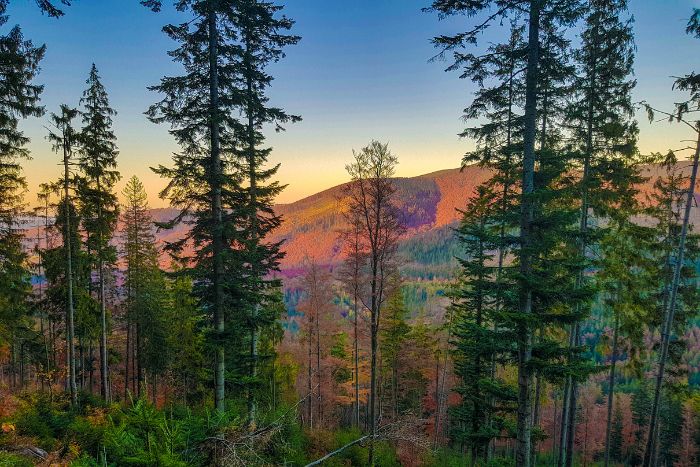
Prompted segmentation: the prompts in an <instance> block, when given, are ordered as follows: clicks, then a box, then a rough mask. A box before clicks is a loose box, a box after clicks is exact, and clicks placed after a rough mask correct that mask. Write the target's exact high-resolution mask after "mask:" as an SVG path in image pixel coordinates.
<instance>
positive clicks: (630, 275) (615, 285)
mask: <svg viewBox="0 0 700 467" xmlns="http://www.w3.org/2000/svg"><path fill="white" fill-rule="evenodd" d="M640 214H641V210H640V209H639V207H637V206H628V207H622V208H621V211H620V212H619V213H618V215H617V216H616V218H615V219H613V220H612V222H611V224H610V225H609V226H608V227H607V228H606V232H605V234H604V235H603V236H602V237H601V238H600V240H599V242H598V245H599V252H600V260H599V261H597V262H596V263H597V264H596V266H597V267H598V272H597V274H596V282H597V283H598V286H597V288H598V290H600V293H601V294H602V296H603V297H604V298H603V300H604V303H605V306H606V309H608V310H609V311H610V314H611V316H610V321H609V322H611V324H612V331H613V335H612V342H611V355H610V363H609V365H610V370H609V376H608V384H607V391H608V394H607V420H606V437H605V463H606V464H608V463H609V461H610V459H612V460H613V461H620V460H621V459H620V457H619V454H620V453H619V447H618V448H617V449H618V453H617V454H616V455H618V457H614V455H613V451H614V448H613V445H614V444H615V442H616V441H615V440H614V439H613V436H614V431H613V430H615V429H618V428H616V427H613V423H617V419H613V402H614V397H615V383H616V370H617V362H618V359H619V358H620V356H621V353H620V351H619V343H620V341H622V339H624V340H625V341H626V342H627V343H628V345H629V346H630V347H631V348H633V349H634V348H636V349H639V348H641V347H642V346H644V342H643V338H644V330H645V329H647V327H648V326H650V325H651V324H652V320H653V318H652V315H653V312H652V310H653V309H654V303H653V300H654V299H653V296H654V293H655V290H656V286H657V284H656V279H657V273H656V269H657V266H658V264H657V262H656V261H655V258H654V255H653V254H652V253H651V252H652V251H653V249H654V248H657V237H656V236H655V232H654V229H652V228H650V227H646V226H643V225H637V224H635V223H633V222H632V219H633V218H634V217H635V216H638V215H640ZM632 358H633V356H632V355H630V357H629V359H630V360H631V359H632ZM634 364H635V362H628V365H630V366H632V365H634ZM615 417H617V414H615ZM618 436H619V435H618Z"/></svg>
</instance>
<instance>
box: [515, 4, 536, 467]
mask: <svg viewBox="0 0 700 467" xmlns="http://www.w3.org/2000/svg"><path fill="white" fill-rule="evenodd" d="M540 3H541V2H540V0H531V1H530V15H529V17H530V19H529V31H528V57H527V71H526V76H525V118H524V125H525V131H524V151H523V172H522V206H521V219H520V243H521V245H520V248H521V254H520V273H521V275H522V277H523V278H529V277H530V275H531V258H530V256H531V252H530V248H531V241H532V239H531V230H532V223H533V218H534V200H533V199H532V193H533V192H534V174H535V137H536V134H535V126H536V123H537V80H538V75H539V70H538V68H539V28H540V24H539V23H540ZM526 280H527V279H526ZM520 313H521V314H522V315H523V318H522V319H521V321H520V323H519V324H518V329H517V338H518V413H517V440H518V446H517V451H516V456H515V461H516V465H517V466H518V467H529V466H530V442H531V439H530V438H531V430H532V426H531V423H532V420H531V418H530V417H531V409H530V406H531V404H530V402H531V401H530V398H531V394H530V385H531V380H532V375H531V368H530V359H531V356H532V331H531V329H530V325H529V323H527V322H526V317H527V316H529V315H530V314H531V313H532V291H531V290H530V286H529V285H528V284H527V283H526V282H525V281H521V290H520Z"/></svg>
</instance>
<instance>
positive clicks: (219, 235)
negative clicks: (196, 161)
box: [207, 0, 226, 412]
mask: <svg viewBox="0 0 700 467" xmlns="http://www.w3.org/2000/svg"><path fill="white" fill-rule="evenodd" d="M215 5H216V2H215V1H214V0H210V1H209V11H208V12H207V20H208V26H209V50H208V53H209V132H210V145H211V148H210V149H211V160H210V167H209V172H210V173H209V177H210V180H209V184H210V188H211V190H212V216H213V218H214V231H213V232H212V250H213V251H212V256H213V262H214V278H213V288H214V303H213V314H214V327H215V330H216V344H215V354H216V365H215V369H214V387H215V390H214V406H215V408H216V410H217V411H219V412H223V411H224V410H225V408H226V407H225V373H226V363H225V347H224V343H223V338H224V332H225V317H224V310H223V287H222V286H223V284H222V280H223V258H222V253H223V212H222V204H221V149H220V143H219V120H220V117H219V70H218V64H217V62H218V55H219V53H218V31H217V24H216V21H217V18H216V10H215Z"/></svg>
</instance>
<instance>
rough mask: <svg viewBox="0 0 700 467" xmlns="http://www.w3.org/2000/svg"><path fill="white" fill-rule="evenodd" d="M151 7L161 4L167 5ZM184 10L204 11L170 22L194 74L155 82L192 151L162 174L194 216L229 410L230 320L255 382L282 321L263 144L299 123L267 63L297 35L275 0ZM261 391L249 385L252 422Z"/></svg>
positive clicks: (201, 284)
mask: <svg viewBox="0 0 700 467" xmlns="http://www.w3.org/2000/svg"><path fill="white" fill-rule="evenodd" d="M142 3H143V4H144V5H146V6H148V7H150V8H152V9H154V10H158V9H159V8H160V4H161V2H158V1H145V2H142ZM176 7H177V8H178V10H180V11H183V12H191V13H192V14H193V15H194V16H195V19H194V20H193V21H191V22H188V23H183V24H181V25H169V26H166V27H165V28H164V30H165V32H166V34H168V35H169V36H170V37H171V38H172V39H173V40H175V41H177V42H179V43H180V47H179V48H178V49H176V50H174V51H173V52H171V56H172V57H173V58H174V60H176V61H178V62H181V63H182V64H183V65H184V66H185V75H183V76H180V77H168V78H164V79H163V80H162V81H161V84H160V85H158V86H154V87H153V88H152V89H153V90H156V91H158V92H160V93H162V94H164V95H165V97H164V99H163V100H162V101H161V102H159V103H158V104H155V105H154V106H152V107H151V108H150V109H149V111H148V115H149V117H150V118H151V120H152V121H154V122H157V123H162V122H168V123H170V124H171V134H173V136H174V137H175V139H176V140H177V142H178V143H179V144H180V146H181V147H182V150H183V152H182V154H178V155H176V156H175V167H174V168H172V169H169V168H165V167H159V168H158V169H157V172H158V173H159V174H161V175H162V176H164V177H167V178H170V179H171V182H170V184H169V185H168V187H167V188H166V190H164V192H163V193H162V195H163V196H164V197H168V198H169V199H170V201H171V204H173V205H174V206H176V207H179V208H182V209H183V213H185V212H186V211H187V212H192V214H194V216H195V220H194V221H193V222H194V227H193V229H192V230H191V233H190V235H189V237H188V240H191V241H192V242H193V243H194V244H195V247H196V249H197V261H196V263H197V264H196V268H195V269H196V271H194V272H195V275H196V277H197V279H198V280H197V284H198V289H199V290H198V293H199V296H200V299H201V300H202V305H203V308H204V309H206V310H209V311H210V312H211V316H212V323H213V328H214V332H213V334H212V338H211V342H212V344H213V347H214V349H215V355H216V364H215V371H214V381H215V384H214V386H215V405H216V408H217V410H223V409H224V394H225V391H224V387H225V374H226V369H225V368H226V367H225V358H226V356H225V348H226V346H225V345H224V343H225V342H226V340H227V334H226V332H225V328H226V322H227V321H228V322H233V321H234V320H238V323H240V324H243V325H244V329H248V331H249V333H248V334H249V335H248V337H249V339H248V344H249V347H248V348H249V349H250V350H249V352H248V355H249V358H248V362H249V365H248V368H249V369H250V370H249V371H248V375H247V377H248V380H249V381H255V372H256V369H257V366H258V357H259V356H258V355H257V350H256V347H257V343H258V339H259V332H260V328H265V327H267V328H270V327H273V326H274V325H273V323H274V322H275V319H276V313H277V310H279V306H278V304H279V303H280V295H279V291H278V290H277V289H278V288H279V283H278V282H277V281H275V280H273V281H269V280H267V279H266V278H267V276H268V273H269V272H271V271H274V270H275V269H276V268H277V263H278V261H279V259H280V258H281V254H280V252H279V244H274V243H267V242H266V241H265V240H264V238H265V235H267V233H268V232H270V231H272V230H274V229H275V228H276V227H277V226H278V225H279V223H280V221H281V220H280V218H279V217H278V216H277V215H275V214H274V212H273V211H272V207H271V206H272V200H273V199H274V197H275V196H276V195H277V194H278V193H279V192H280V190H281V187H280V186H279V185H278V184H277V183H275V182H272V183H269V184H268V185H264V184H265V183H266V182H267V181H268V180H269V179H270V177H272V176H273V175H274V174H275V172H276V170H277V169H276V167H273V168H265V167H264V164H265V162H266V160H267V157H268V156H269V154H270V149H269V148H261V145H262V144H263V142H264V138H263V135H262V132H261V131H262V127H263V125H265V124H273V125H275V126H276V127H277V128H278V129H281V128H282V126H281V125H282V124H284V123H286V122H289V121H295V120H297V119H298V118H297V117H293V116H289V115H287V114H286V113H285V112H284V111H283V110H282V109H279V108H275V107H272V106H269V105H268V103H267V97H266V94H265V91H266V89H267V87H269V85H270V83H271V81H272V77H271V76H270V75H269V74H267V72H266V68H267V66H268V65H269V64H270V63H272V62H275V61H277V60H278V59H280V58H281V57H282V56H283V52H282V48H283V47H284V46H286V45H289V44H293V43H295V42H296V41H297V40H298V38H297V37H296V36H290V35H286V34H285V32H286V31H287V30H289V29H290V28H291V26H292V22H291V21H290V20H289V19H287V18H286V17H284V16H282V15H279V11H280V10H281V7H280V6H277V5H274V4H272V3H269V2H259V1H241V2H230V1H229V2H216V1H212V0H189V1H184V2H176ZM246 182H247V187H246ZM200 186H202V187H206V188H200ZM244 187H245V188H244ZM238 226H242V227H243V228H242V229H239V228H238ZM174 246H176V247H177V246H182V243H180V245H174ZM225 277H226V278H227V279H226V280H225V279H224V278H225ZM234 310H236V313H234ZM234 342H235V341H234ZM238 342H239V343H240V340H238ZM234 348H235V346H234ZM233 370H236V369H235V368H234V369H233ZM253 391H254V389H253V388H252V387H251V389H249V391H248V393H249V396H250V397H249V402H250V405H249V412H250V413H249V416H250V420H251V422H253V423H252V425H254V422H255V403H254V402H255V400H254V398H253V395H254V394H253Z"/></svg>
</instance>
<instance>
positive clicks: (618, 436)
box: [606, 403, 624, 463]
mask: <svg viewBox="0 0 700 467" xmlns="http://www.w3.org/2000/svg"><path fill="white" fill-rule="evenodd" d="M623 424H624V421H623V419H622V410H621V409H620V405H619V403H618V404H616V405H615V416H614V419H613V423H612V430H611V433H610V435H609V438H608V436H607V435H606V440H607V439H609V441H607V442H606V444H607V445H608V448H607V458H608V459H609V460H612V461H614V462H620V463H623V462H624V458H623V454H622V441H623V439H622V429H623Z"/></svg>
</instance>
